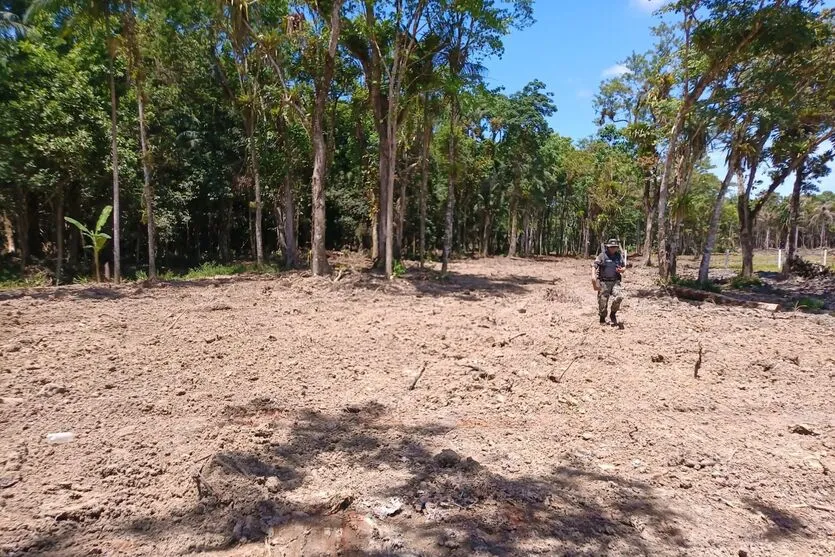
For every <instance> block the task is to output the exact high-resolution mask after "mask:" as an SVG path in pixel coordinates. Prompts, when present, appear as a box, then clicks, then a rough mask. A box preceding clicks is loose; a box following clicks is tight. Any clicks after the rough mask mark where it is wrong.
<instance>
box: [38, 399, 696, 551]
mask: <svg viewBox="0 0 835 557" xmlns="http://www.w3.org/2000/svg"><path fill="white" fill-rule="evenodd" d="M250 418H256V419H261V420H262V421H263V419H268V420H275V421H270V422H269V423H270V425H269V426H268V427H266V428H265V427H264V426H260V428H259V429H258V430H257V431H254V432H248V433H251V434H252V435H254V436H256V437H258V436H262V437H263V438H264V439H265V440H266V441H267V442H265V443H263V444H262V445H257V448H255V449H253V450H250V451H247V452H241V451H227V452H220V453H216V454H214V455H212V456H211V457H210V458H208V459H207V460H206V461H205V462H204V463H203V464H202V465H200V466H199V468H198V467H196V468H195V470H194V474H195V475H194V477H192V478H185V477H184V478H182V481H183V482H194V491H193V492H192V497H193V499H192V502H191V503H188V504H186V505H184V506H182V507H180V508H177V509H174V510H173V511H171V512H170V513H168V514H166V515H163V516H152V515H151V514H150V513H149V514H148V515H146V516H139V517H132V518H131V519H130V520H128V521H127V522H125V523H122V524H121V525H114V526H113V527H111V528H110V529H108V528H104V529H101V530H100V529H99V528H97V524H96V522H95V521H92V522H90V523H76V524H73V525H69V526H67V527H65V528H63V529H59V530H57V531H56V532H54V533H53V535H52V536H47V537H40V538H35V539H33V540H32V542H31V543H30V544H29V545H28V548H27V550H28V552H29V554H34V553H37V554H55V555H59V554H61V555H63V554H66V552H67V551H75V550H77V551H82V550H83V551H96V550H99V551H104V552H105V553H108V552H109V551H110V548H112V547H113V544H116V543H122V544H124V543H130V544H131V547H134V548H135V549H136V550H137V551H139V552H142V551H145V550H147V549H149V548H151V549H152V550H153V551H157V552H160V553H161V554H179V553H186V552H195V551H198V552H213V551H234V550H235V549H236V548H237V549H241V550H242V551H244V553H240V554H246V552H245V549H246V548H247V547H250V548H251V550H252V551H253V552H254V551H256V548H262V549H257V551H258V552H259V554H261V552H262V551H264V549H263V548H267V549H268V550H269V551H270V552H274V553H267V554H275V555H336V554H341V555H381V556H382V555H404V556H405V555H427V554H428V555H496V556H497V555H530V554H549V555H550V554H570V555H622V554H653V553H655V554H658V553H668V552H681V551H682V550H684V549H685V548H686V547H687V542H686V540H685V539H684V537H683V535H682V533H681V532H680V530H679V528H678V527H677V523H678V522H679V521H680V520H681V519H680V517H678V516H676V515H675V514H674V513H673V512H672V511H671V510H670V509H669V508H667V507H666V505H665V504H664V503H663V502H662V501H660V500H659V499H657V498H656V497H655V496H654V495H653V494H652V492H651V489H650V487H649V486H647V485H645V484H643V483H640V482H635V481H632V480H628V479H624V478H621V477H618V476H616V475H610V474H602V473H600V472H599V471H597V470H596V469H595V470H592V469H591V467H590V466H589V465H587V464H586V463H585V462H584V461H582V459H580V458H579V457H572V456H570V455H566V457H565V458H564V459H563V460H562V461H561V462H559V463H557V464H555V465H554V467H553V469H552V470H551V472H550V473H549V474H547V475H545V476H542V477H532V476H515V475H514V476H509V475H503V474H501V473H498V472H496V471H493V470H489V469H488V468H487V467H485V466H482V465H481V464H479V463H478V462H476V461H475V460H473V459H472V458H469V457H468V456H467V455H457V454H455V453H454V452H451V451H444V452H438V451H437V449H430V446H435V447H438V446H443V441H442V439H441V437H442V436H443V434H445V433H446V432H447V431H449V429H450V428H451V426H449V425H435V424H430V425H406V424H403V423H399V422H398V421H397V419H396V416H394V415H392V414H390V413H389V412H388V411H387V409H386V408H385V407H383V406H381V405H379V404H370V405H366V406H362V407H348V408H346V409H345V410H344V411H343V412H341V413H338V414H335V415H327V414H322V413H319V412H315V411H310V410H303V411H301V412H292V411H287V410H284V409H282V408H280V407H279V406H278V405H276V404H274V403H273V402H271V401H269V400H267V399H263V398H262V399H254V400H253V401H252V402H251V403H250V404H248V405H246V406H243V407H227V409H226V411H225V412H224V413H223V414H222V415H221V416H219V419H220V420H221V421H222V422H223V423H225V424H229V423H244V422H245V421H246V420H248V419H250ZM281 424H292V425H289V430H288V429H286V427H285V426H282V425H281ZM283 433H286V436H285V435H283ZM274 436H275V437H281V438H284V439H285V440H284V441H283V442H278V443H272V442H270V439H272V438H273V437H274ZM329 473H331V474H332V473H339V474H345V475H348V476H349V477H350V479H351V481H350V482H342V483H341V484H342V485H351V484H354V485H362V484H363V483H364V484H365V485H373V484H376V485H378V487H377V488H376V489H369V490H368V491H367V492H354V493H349V492H340V491H338V490H335V491H334V492H333V493H332V494H329V495H332V497H331V498H330V499H326V498H325V497H324V496H321V495H320V496H319V497H318V499H317V497H316V495H315V493H313V492H311V488H310V487H309V484H310V483H311V482H313V481H314V479H315V480H316V483H317V484H318V485H317V488H318V489H321V488H322V487H321V486H322V485H327V480H326V479H323V478H322V476H323V475H324V476H327V475H328V474H329ZM362 476H366V478H364V479H365V480H368V476H373V482H368V481H366V482H362V481H361V479H358V478H360V477H362ZM306 484H308V485H306ZM301 501H303V502H301ZM391 501H396V505H395V506H396V507H397V508H396V509H394V510H391V509H385V505H386V504H388V503H387V502H391ZM381 505H382V506H383V511H382V512H380V511H379V507H380V506H381ZM392 508H393V507H392ZM375 509H376V510H375ZM375 515H376V516H375ZM126 540H127V541H126ZM254 542H258V544H259V545H252V546H247V545H246V544H252V543H254ZM24 554H26V553H25V552H24ZM235 554H236V555H237V554H239V553H235ZM252 554H254V553H252Z"/></svg>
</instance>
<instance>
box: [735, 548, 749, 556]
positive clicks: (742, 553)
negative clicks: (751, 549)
mask: <svg viewBox="0 0 835 557" xmlns="http://www.w3.org/2000/svg"><path fill="white" fill-rule="evenodd" d="M737 555H739V557H748V552H747V551H745V550H744V549H740V550H739V551H738V552H737Z"/></svg>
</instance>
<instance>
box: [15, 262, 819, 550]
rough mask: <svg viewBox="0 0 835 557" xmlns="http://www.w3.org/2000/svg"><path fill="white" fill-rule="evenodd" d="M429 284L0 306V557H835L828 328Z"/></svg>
mask: <svg viewBox="0 0 835 557" xmlns="http://www.w3.org/2000/svg"><path fill="white" fill-rule="evenodd" d="M361 265H362V262H359V261H357V262H353V267H354V269H359V268H360V267H361ZM453 269H454V273H453V274H452V275H451V276H450V277H449V278H447V279H441V278H440V277H439V276H438V275H437V274H436V273H435V272H434V271H428V272H420V271H418V270H411V271H410V272H409V273H408V274H407V276H406V277H404V278H400V279H397V280H395V281H392V282H389V281H385V280H383V279H380V278H379V277H374V276H372V275H369V274H367V273H364V272H360V271H358V270H352V262H350V261H348V262H345V263H344V265H343V266H342V269H341V270H340V271H339V272H337V273H336V274H335V276H334V278H333V279H318V278H313V277H307V276H304V275H303V274H291V275H284V276H281V277H278V278H272V279H269V280H267V279H257V280H256V279H252V280H247V279H234V280H232V279H215V280H209V281H203V282H199V283H171V284H164V285H159V286H154V287H141V286H138V285H125V286H122V287H118V288H117V287H113V288H106V287H102V288H95V287H68V288H62V289H44V290H37V291H35V290H32V291H29V292H17V293H0V397H2V398H0V426H2V427H0V429H1V430H2V434H1V435H0V471H2V472H0V554H2V555H10V556H11V555H67V556H71V555H72V556H75V555H93V554H99V555H181V554H188V553H193V554H211V555H228V556H244V555H247V556H248V555H274V556H278V555H337V554H340V555H380V556H382V555H403V556H407V555H751V556H761V555H833V554H835V481H833V480H835V394H833V393H835V390H834V389H833V388H835V317H832V316H831V315H826V314H821V315H811V314H803V313H798V312H778V313H775V314H772V313H767V312H764V311H759V310H754V309H744V308H736V307H726V306H715V305H712V304H695V303H688V302H685V301H679V300H676V299H674V298H669V297H665V296H661V295H655V294H653V288H652V277H653V274H652V271H645V270H640V269H632V270H631V271H630V273H629V277H628V278H629V280H628V282H627V285H626V286H627V289H628V292H629V294H630V298H629V299H628V302H627V303H626V304H625V307H624V309H623V311H622V312H621V318H622V320H623V321H624V322H625V326H624V328H622V329H619V328H615V327H610V326H605V327H601V326H600V325H598V323H597V314H596V303H595V295H594V292H593V291H592V289H591V287H590V280H589V266H588V262H585V261H579V260H540V261H533V260H505V259H489V260H477V261H463V262H458V263H456V264H455V265H454V266H453ZM336 279H338V280H336ZM700 351H701V361H702V363H701V366H700V369H699V371H698V378H696V377H694V368H695V367H696V362H697V360H698V358H699V354H700ZM421 370H423V374H422V375H421V376H420V378H419V380H418V381H417V383H416V384H415V386H414V389H410V386H411V385H413V384H414V381H415V379H416V378H417V377H418V375H419V374H420V372H421ZM56 432H72V433H73V434H74V439H73V440H71V441H70V442H68V443H64V444H50V443H48V442H47V434H48V433H56Z"/></svg>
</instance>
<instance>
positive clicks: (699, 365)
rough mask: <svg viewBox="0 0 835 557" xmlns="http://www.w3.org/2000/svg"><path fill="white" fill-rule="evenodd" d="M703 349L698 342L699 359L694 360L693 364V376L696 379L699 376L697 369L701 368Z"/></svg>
mask: <svg viewBox="0 0 835 557" xmlns="http://www.w3.org/2000/svg"><path fill="white" fill-rule="evenodd" d="M703 352H704V350H703V349H702V343H701V342H700V343H699V359H698V360H696V365H694V366H693V377H695V378H696V379H698V378H699V370H700V369H702V354H703Z"/></svg>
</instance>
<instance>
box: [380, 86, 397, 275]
mask: <svg viewBox="0 0 835 557" xmlns="http://www.w3.org/2000/svg"><path fill="white" fill-rule="evenodd" d="M392 112H395V113H394V114H392ZM387 124H388V130H387V133H386V145H385V150H386V151H387V153H388V160H389V164H388V168H387V170H388V176H386V205H385V213H384V214H385V221H386V229H385V230H386V233H385V236H384V239H383V242H384V243H385V244H386V261H385V271H386V276H387V277H389V278H391V277H393V276H394V243H395V238H394V171H395V167H396V165H397V130H396V129H395V126H396V125H397V115H396V103H395V101H394V99H391V98H389V115H388V119H387Z"/></svg>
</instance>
